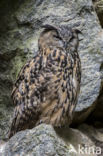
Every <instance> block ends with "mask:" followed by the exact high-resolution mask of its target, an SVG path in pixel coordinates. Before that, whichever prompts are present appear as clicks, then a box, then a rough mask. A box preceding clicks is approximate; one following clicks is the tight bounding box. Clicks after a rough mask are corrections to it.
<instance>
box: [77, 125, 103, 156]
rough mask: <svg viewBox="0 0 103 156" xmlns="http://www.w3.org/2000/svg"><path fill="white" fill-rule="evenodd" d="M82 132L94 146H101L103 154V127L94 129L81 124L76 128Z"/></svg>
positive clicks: (102, 153)
mask: <svg viewBox="0 0 103 156" xmlns="http://www.w3.org/2000/svg"><path fill="white" fill-rule="evenodd" d="M78 129H79V130H80V131H81V132H82V133H83V134H85V135H86V136H88V137H89V138H90V139H91V140H92V141H93V142H94V143H95V146H96V147H100V148H101V156H102V155H103V127H102V128H101V129H96V128H94V127H92V126H89V125H86V124H83V125H80V126H79V128H78Z"/></svg>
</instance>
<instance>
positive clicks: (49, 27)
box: [42, 24, 57, 31]
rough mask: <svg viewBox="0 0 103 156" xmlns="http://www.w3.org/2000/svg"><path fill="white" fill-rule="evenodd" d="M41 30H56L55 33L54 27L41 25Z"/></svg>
mask: <svg viewBox="0 0 103 156" xmlns="http://www.w3.org/2000/svg"><path fill="white" fill-rule="evenodd" d="M42 28H45V29H46V30H56V31H57V28H56V27H54V26H52V25H49V24H45V25H42Z"/></svg>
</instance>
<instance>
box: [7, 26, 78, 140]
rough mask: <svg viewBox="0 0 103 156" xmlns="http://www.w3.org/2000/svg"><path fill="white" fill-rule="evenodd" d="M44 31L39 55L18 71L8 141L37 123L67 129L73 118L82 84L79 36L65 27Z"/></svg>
mask: <svg viewBox="0 0 103 156" xmlns="http://www.w3.org/2000/svg"><path fill="white" fill-rule="evenodd" d="M44 28H45V29H44V31H43V32H42V33H41V35H40V38H39V43H38V46H39V53H38V54H37V56H35V57H34V58H32V59H31V60H30V61H28V62H27V63H26V64H25V65H24V67H23V68H22V69H21V72H20V74H19V76H18V79H17V81H16V83H15V85H14V88H13V92H12V98H13V102H14V104H15V110H14V116H13V121H12V124H11V129H10V132H9V138H10V137H11V136H13V135H14V134H15V133H16V132H18V131H20V130H24V129H27V128H32V127H35V126H37V125H38V124H40V123H47V124H52V125H53V126H54V127H58V126H64V125H67V124H68V125H69V124H70V123H71V121H72V118H73V112H74V108H75V106H76V103H77V97H78V93H79V90H80V80H81V65H80V59H79V55H78V52H77V48H78V42H79V40H78V33H80V32H79V30H76V29H71V28H68V27H66V26H60V27H58V28H56V27H54V26H51V25H45V26H44Z"/></svg>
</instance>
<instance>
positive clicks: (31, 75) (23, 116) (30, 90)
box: [9, 55, 43, 138]
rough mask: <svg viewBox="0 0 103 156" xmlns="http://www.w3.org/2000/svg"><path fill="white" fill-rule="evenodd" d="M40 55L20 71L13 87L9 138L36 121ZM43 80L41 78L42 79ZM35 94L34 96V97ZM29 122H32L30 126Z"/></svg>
mask: <svg viewBox="0 0 103 156" xmlns="http://www.w3.org/2000/svg"><path fill="white" fill-rule="evenodd" d="M41 59H42V57H40V55H37V56H35V57H34V58H33V59H31V60H30V61H28V62H27V63H26V64H25V65H24V66H23V68H22V69H21V71H20V73H19V75H18V79H17V81H16V83H15V85H14V87H13V91H12V98H13V103H14V104H15V110H14V114H13V120H12V124H11V128H10V132H9V138H10V137H11V136H12V135H14V134H15V133H16V132H17V131H20V130H23V129H26V128H30V125H34V124H35V123H36V121H37V120H38V113H39V112H40V111H39V107H37V105H39V102H40V101H39V97H38V92H37V87H38V85H39V83H38V77H39V75H40V69H41ZM42 78H43V77H42ZM34 94H36V96H35V95H34ZM30 121H31V122H32V123H31V124H29V123H30Z"/></svg>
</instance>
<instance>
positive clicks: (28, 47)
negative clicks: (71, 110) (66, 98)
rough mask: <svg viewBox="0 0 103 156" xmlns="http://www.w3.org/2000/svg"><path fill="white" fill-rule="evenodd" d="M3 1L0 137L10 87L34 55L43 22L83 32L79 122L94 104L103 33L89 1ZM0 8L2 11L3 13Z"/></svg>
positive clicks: (7, 113) (102, 57)
mask: <svg viewBox="0 0 103 156" xmlns="http://www.w3.org/2000/svg"><path fill="white" fill-rule="evenodd" d="M7 2H8V3H9V5H7V4H8V3H6V4H5V3H4V1H3V0H2V1H1V2H0V3H1V5H0V8H1V10H0V13H1V15H0V16H1V17H2V18H1V21H2V22H1V23H0V116H1V119H2V120H1V121H2V122H1V123H0V128H1V134H0V136H1V137H4V135H5V134H6V133H7V131H8V128H9V126H8V125H9V122H8V119H9V118H10V115H11V114H12V101H11V99H10V93H11V90H12V85H13V83H14V81H15V79H16V78H17V74H18V72H19V71H20V69H21V67H22V65H23V64H24V63H25V62H26V60H28V59H30V58H31V57H32V56H34V55H35V54H36V53H37V40H38V37H39V34H40V32H41V31H42V29H41V25H43V24H47V23H48V24H55V25H59V24H64V25H69V26H73V27H74V28H78V29H80V30H81V31H82V33H83V35H81V36H80V39H83V40H81V41H80V46H79V54H80V58H81V62H82V82H81V92H80V96H79V100H78V104H77V107H76V109H75V115H74V120H73V123H74V124H75V123H81V122H83V121H84V120H85V119H86V118H87V117H88V115H89V114H90V113H91V112H92V111H93V110H94V108H95V106H96V104H97V103H98V100H97V98H98V96H99V93H100V89H101V73H102V72H101V71H100V69H101V67H102V66H101V65H102V62H103V30H102V29H101V26H100V24H99V21H98V18H97V15H96V12H95V10H94V7H93V4H92V0H78V1H76V0H72V1H71V0H65V1H64V0H59V1H58V0H50V1H48V0H44V1H42V0H39V1H38V0H27V1H22V2H21V1H20V0H19V1H18V2H16V1H14V2H13V1H12V0H7ZM4 4H5V5H6V7H5V5H4ZM2 8H5V9H4V11H3V9H2ZM6 10H7V12H6ZM5 123H7V125H6V124H5ZM5 129H6V131H5ZM4 131H5V132H6V133H5V134H4Z"/></svg>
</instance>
